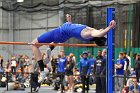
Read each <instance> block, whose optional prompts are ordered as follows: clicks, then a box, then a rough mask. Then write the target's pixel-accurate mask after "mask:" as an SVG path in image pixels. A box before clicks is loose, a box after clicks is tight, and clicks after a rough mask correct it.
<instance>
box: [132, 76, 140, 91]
mask: <svg viewBox="0 0 140 93" xmlns="http://www.w3.org/2000/svg"><path fill="white" fill-rule="evenodd" d="M132 82H133V85H131V86H130V87H129V93H140V85H138V82H137V79H136V78H133V79H132Z"/></svg>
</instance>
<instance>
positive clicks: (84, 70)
mask: <svg viewBox="0 0 140 93" xmlns="http://www.w3.org/2000/svg"><path fill="white" fill-rule="evenodd" d="M79 66H80V68H79V70H80V75H81V80H82V84H83V85H82V86H83V90H82V93H85V90H86V91H87V93H88V90H89V77H90V69H91V65H90V61H89V59H88V52H87V51H85V52H83V53H82V58H81V59H80V63H79ZM85 85H86V86H87V88H85Z"/></svg>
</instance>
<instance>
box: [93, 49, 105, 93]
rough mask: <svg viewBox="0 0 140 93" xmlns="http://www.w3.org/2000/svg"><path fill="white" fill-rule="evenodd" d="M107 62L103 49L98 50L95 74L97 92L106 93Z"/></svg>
mask: <svg viewBox="0 0 140 93" xmlns="http://www.w3.org/2000/svg"><path fill="white" fill-rule="evenodd" d="M105 63H106V59H105V57H103V56H102V51H101V50H99V51H98V56H97V57H96V61H95V63H94V74H95V76H96V93H106V83H105V76H104V75H105Z"/></svg>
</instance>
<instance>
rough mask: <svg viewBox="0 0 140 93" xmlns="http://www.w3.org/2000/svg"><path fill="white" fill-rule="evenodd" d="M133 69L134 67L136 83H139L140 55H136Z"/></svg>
mask: <svg viewBox="0 0 140 93" xmlns="http://www.w3.org/2000/svg"><path fill="white" fill-rule="evenodd" d="M134 67H135V72H136V77H137V82H139V78H140V54H137V55H136V60H135V65H134Z"/></svg>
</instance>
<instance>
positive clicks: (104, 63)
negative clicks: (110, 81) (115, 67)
mask: <svg viewBox="0 0 140 93" xmlns="http://www.w3.org/2000/svg"><path fill="white" fill-rule="evenodd" d="M102 56H103V58H104V59H103V63H102V65H103V69H102V72H101V75H103V76H105V77H101V84H102V86H103V88H102V89H103V90H102V91H106V62H107V56H106V49H103V50H102ZM102 93H106V92H102Z"/></svg>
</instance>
